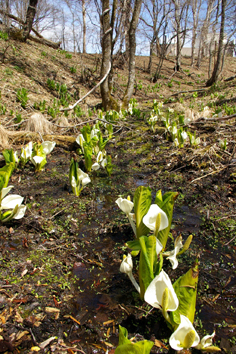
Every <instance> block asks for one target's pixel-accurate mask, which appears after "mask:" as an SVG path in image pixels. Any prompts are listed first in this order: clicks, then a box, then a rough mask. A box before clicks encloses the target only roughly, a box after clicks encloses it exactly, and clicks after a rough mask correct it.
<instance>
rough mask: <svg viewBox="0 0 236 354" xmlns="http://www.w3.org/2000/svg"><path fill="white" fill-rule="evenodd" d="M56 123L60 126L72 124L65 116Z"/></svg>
mask: <svg viewBox="0 0 236 354" xmlns="http://www.w3.org/2000/svg"><path fill="white" fill-rule="evenodd" d="M56 124H57V125H60V127H69V126H70V124H69V122H68V119H67V118H66V117H65V116H61V117H59V118H58V119H57V120H56Z"/></svg>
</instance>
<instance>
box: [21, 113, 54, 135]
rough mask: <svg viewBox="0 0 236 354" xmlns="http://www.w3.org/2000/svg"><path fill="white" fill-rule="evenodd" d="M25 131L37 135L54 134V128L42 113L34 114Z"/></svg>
mask: <svg viewBox="0 0 236 354" xmlns="http://www.w3.org/2000/svg"><path fill="white" fill-rule="evenodd" d="M25 130H27V131H30V132H35V133H40V134H42V135H44V134H52V130H53V126H52V123H50V122H49V121H48V120H47V119H46V118H45V117H44V116H43V114H41V113H34V114H32V116H31V117H30V118H29V119H28V120H27V122H26V126H25Z"/></svg>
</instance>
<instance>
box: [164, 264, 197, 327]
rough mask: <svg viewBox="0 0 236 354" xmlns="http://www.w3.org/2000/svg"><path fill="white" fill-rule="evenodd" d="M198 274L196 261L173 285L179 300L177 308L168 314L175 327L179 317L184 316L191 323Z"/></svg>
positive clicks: (194, 306)
mask: <svg viewBox="0 0 236 354" xmlns="http://www.w3.org/2000/svg"><path fill="white" fill-rule="evenodd" d="M198 273H199V271H198V261H196V262H195V263H194V264H193V266H192V268H190V269H189V270H188V272H187V273H186V274H184V275H182V276H181V277H179V278H178V279H177V280H176V282H175V283H174V284H173V287H174V289H175V292H176V295H177V297H178V299H179V307H178V309H177V310H176V311H174V312H171V313H170V317H171V319H172V321H173V322H174V323H175V324H177V325H178V324H179V322H178V321H179V320H178V319H179V315H184V316H186V317H187V318H188V319H189V320H190V321H191V322H192V323H193V320H194V315H195V310H196V297H197V283H198Z"/></svg>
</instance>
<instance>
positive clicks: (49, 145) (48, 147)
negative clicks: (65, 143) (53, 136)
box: [41, 141, 56, 155]
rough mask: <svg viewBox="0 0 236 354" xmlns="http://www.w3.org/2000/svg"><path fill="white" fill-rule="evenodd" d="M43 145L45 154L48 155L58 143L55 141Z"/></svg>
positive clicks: (45, 142)
mask: <svg viewBox="0 0 236 354" xmlns="http://www.w3.org/2000/svg"><path fill="white" fill-rule="evenodd" d="M41 145H42V147H43V152H44V153H45V154H46V155H48V154H50V152H52V150H53V149H54V147H55V146H56V143H55V142H54V141H44V142H43V143H42V144H41Z"/></svg>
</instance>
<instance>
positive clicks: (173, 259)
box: [163, 235, 183, 269]
mask: <svg viewBox="0 0 236 354" xmlns="http://www.w3.org/2000/svg"><path fill="white" fill-rule="evenodd" d="M182 247H183V243H182V236H181V235H180V236H178V237H177V238H176V240H175V248H174V249H173V251H170V252H164V253H163V255H164V256H168V257H167V259H169V261H170V263H171V265H172V269H176V268H177V267H178V260H177V254H178V253H179V251H180V249H181V248H182Z"/></svg>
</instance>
